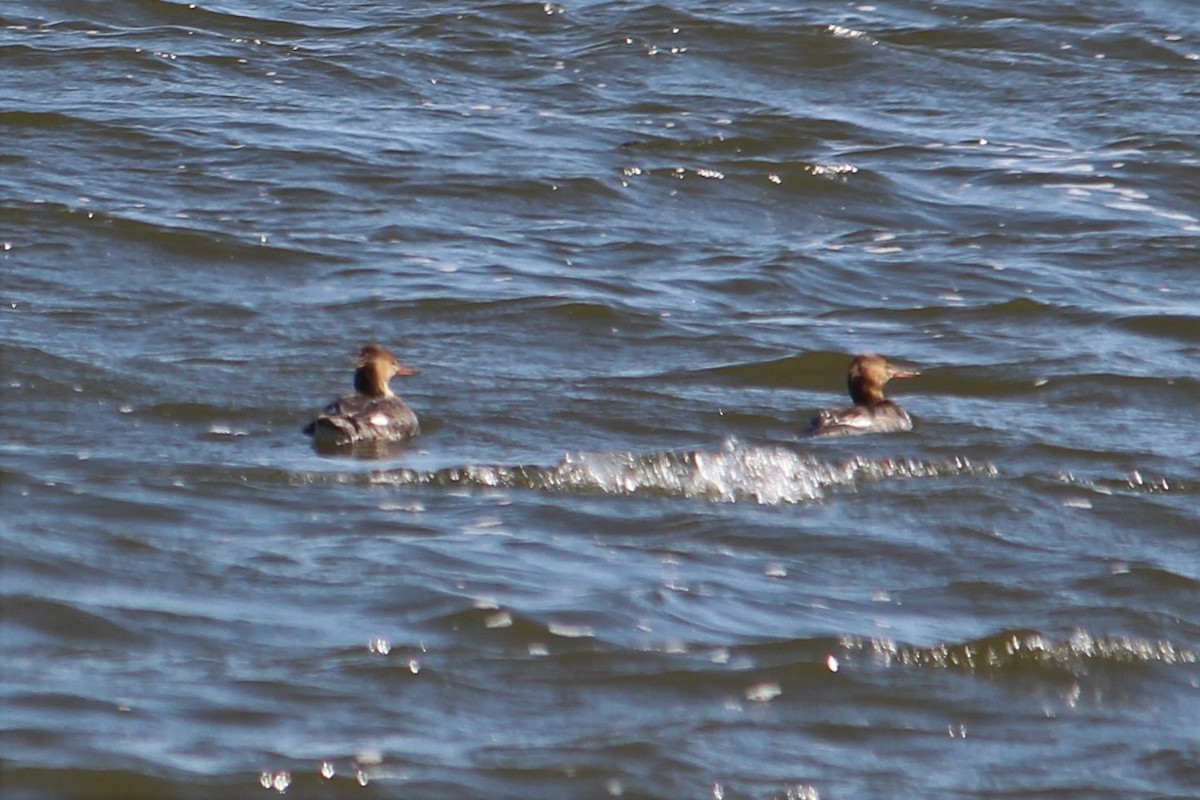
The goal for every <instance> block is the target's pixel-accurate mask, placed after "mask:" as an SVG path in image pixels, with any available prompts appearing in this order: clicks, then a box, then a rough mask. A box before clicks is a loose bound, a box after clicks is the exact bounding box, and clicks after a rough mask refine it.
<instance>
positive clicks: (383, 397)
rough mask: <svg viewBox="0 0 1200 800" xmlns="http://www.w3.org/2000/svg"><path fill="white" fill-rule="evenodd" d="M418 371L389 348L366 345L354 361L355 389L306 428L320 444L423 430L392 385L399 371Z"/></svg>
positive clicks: (378, 439)
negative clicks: (401, 360)
mask: <svg viewBox="0 0 1200 800" xmlns="http://www.w3.org/2000/svg"><path fill="white" fill-rule="evenodd" d="M416 374H417V370H415V369H413V368H412V367H409V366H407V365H405V364H402V363H401V362H400V361H399V360H398V359H397V358H396V357H395V356H394V355H392V354H391V352H390V351H388V349H387V348H385V347H381V346H380V345H377V344H368V345H365V346H364V347H363V348H362V350H360V351H359V353H358V358H357V360H356V361H355V362H354V393H353V394H344V395H342V396H341V397H339V398H337V399H336V400H334V401H333V402H332V403H330V404H329V405H327V406H325V408H324V410H323V411H322V412H321V414H320V416H318V417H317V418H316V419H314V420H313V421H312V422H310V423H308V425H306V426H305V427H304V432H305V433H306V434H308V435H309V436H311V437H313V443H314V444H318V445H346V444H355V443H358V442H394V441H400V440H402V439H408V438H411V437H413V436H416V435H417V434H418V433H419V432H420V430H421V428H420V425H419V424H418V423H417V415H416V414H415V413H413V410H412V409H411V408H409V407H408V405H407V404H406V403H405V402H404V401H403V400H401V399H400V398H399V397H397V396H396V395H395V394H394V393H393V392H392V387H391V386H390V385H389V382H390V381H391V379H392V378H394V377H396V376H397V375H416Z"/></svg>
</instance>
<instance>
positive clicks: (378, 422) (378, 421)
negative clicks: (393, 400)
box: [367, 413, 389, 428]
mask: <svg viewBox="0 0 1200 800" xmlns="http://www.w3.org/2000/svg"><path fill="white" fill-rule="evenodd" d="M367 422H369V423H371V424H372V425H374V426H375V427H377V428H382V427H384V426H385V425H387V424H388V422H389V417H388V415H387V414H383V413H379V414H372V415H371V418H370V419H368V420H367Z"/></svg>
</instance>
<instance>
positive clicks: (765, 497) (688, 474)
mask: <svg viewBox="0 0 1200 800" xmlns="http://www.w3.org/2000/svg"><path fill="white" fill-rule="evenodd" d="M996 474H997V470H996V468H995V467H994V466H992V465H991V464H986V463H985V464H975V463H973V462H972V461H970V460H969V459H967V458H965V457H956V458H951V459H945V460H940V461H931V460H916V459H907V458H905V459H894V458H877V459H868V458H864V457H854V458H851V459H849V460H847V461H842V462H838V463H829V462H823V461H820V460H818V459H817V458H816V457H814V456H812V455H808V454H804V453H797V452H795V451H793V450H790V449H788V448H785V447H780V446H747V445H742V444H740V443H739V442H737V441H736V440H733V439H731V440H728V441H726V442H725V444H724V445H723V446H722V447H721V449H719V450H712V451H704V450H687V451H670V450H668V451H661V452H657V453H649V454H636V453H631V452H611V453H574V454H571V453H568V454H567V455H566V456H564V457H563V458H562V460H560V461H559V462H558V463H556V464H554V465H552V466H492V465H470V466H458V467H446V468H443V469H438V470H432V471H423V470H416V469H408V468H402V469H395V470H388V471H385V472H382V473H378V474H376V475H374V476H372V480H373V481H374V482H378V483H392V484H396V485H401V486H467V487H477V488H496V487H504V488H519V489H535V490H542V491H557V492H580V493H590V494H607V495H629V496H650V497H668V498H669V497H677V498H684V499H689V500H708V501H713V502H721V503H737V502H754V503H759V504H763V505H778V504H788V503H809V502H814V501H817V500H820V499H821V498H823V497H824V496H825V491H826V490H827V489H829V488H836V487H843V488H850V487H853V486H855V485H857V484H859V483H863V482H870V481H881V480H887V479H893V478H896V479H908V478H932V477H946V476H958V475H984V476H988V477H992V476H995V475H996Z"/></svg>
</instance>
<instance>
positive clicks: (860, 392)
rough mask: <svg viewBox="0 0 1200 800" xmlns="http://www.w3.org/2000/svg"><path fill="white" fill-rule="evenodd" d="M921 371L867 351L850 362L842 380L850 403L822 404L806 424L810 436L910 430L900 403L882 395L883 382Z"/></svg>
mask: <svg viewBox="0 0 1200 800" xmlns="http://www.w3.org/2000/svg"><path fill="white" fill-rule="evenodd" d="M920 374H921V373H919V372H917V371H916V370H911V369H901V368H899V367H897V366H895V365H894V364H891V363H890V362H888V360H887V359H886V358H884V357H883V356H877V355H874V354H871V353H867V354H864V355H860V356H855V357H854V360H853V361H851V362H850V370H849V375H848V377H847V380H846V384H847V385H848V386H849V388H850V399H851V400H853V401H854V405H852V406H850V407H849V408H843V409H830V408H823V409H821V410H820V411H818V412H817V416H815V417H813V420H812V422H810V423H809V425H808V434H809V435H810V436H853V435H856V434H860V433H894V432H897V431H911V430H912V419H911V418H910V417H909V416H908V413H907V412H906V411H905V410H904V409H903V408H901V407H900V406H898V405H896V404H895V403H893V402H892V401H891V400H888V399H887V398H886V397H884V396H883V385H884V384H885V383H887V382H888V381H890V380H891V379H892V378H915V377H917V376H918V375H920Z"/></svg>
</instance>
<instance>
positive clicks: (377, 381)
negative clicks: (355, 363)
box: [354, 363, 392, 397]
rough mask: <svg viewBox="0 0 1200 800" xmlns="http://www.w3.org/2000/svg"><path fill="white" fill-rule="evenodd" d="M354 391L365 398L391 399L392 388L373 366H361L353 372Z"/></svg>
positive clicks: (380, 372)
mask: <svg viewBox="0 0 1200 800" xmlns="http://www.w3.org/2000/svg"><path fill="white" fill-rule="evenodd" d="M354 391H356V392H358V393H359V394H362V395H366V396H367V397H391V396H392V387H390V386H388V381H387V378H386V377H384V374H383V372H382V371H380V369H379V368H378V367H377V366H376V365H375V364H373V363H372V364H363V365H362V366H361V367H359V368H358V369H356V370H354Z"/></svg>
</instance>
